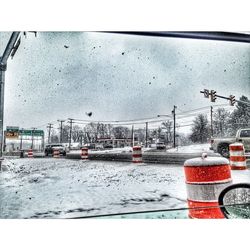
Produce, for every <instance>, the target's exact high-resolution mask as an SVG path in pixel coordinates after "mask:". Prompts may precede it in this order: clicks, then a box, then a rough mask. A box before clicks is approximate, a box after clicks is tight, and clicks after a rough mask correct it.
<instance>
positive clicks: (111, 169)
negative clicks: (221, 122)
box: [0, 158, 250, 218]
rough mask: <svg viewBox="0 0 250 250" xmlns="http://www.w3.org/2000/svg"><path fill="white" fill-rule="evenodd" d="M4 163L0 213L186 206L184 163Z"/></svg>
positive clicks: (245, 174) (242, 176)
mask: <svg viewBox="0 0 250 250" xmlns="http://www.w3.org/2000/svg"><path fill="white" fill-rule="evenodd" d="M3 165H4V168H3V170H4V171H3V172H1V173H0V218H72V217H77V216H88V215H94V214H111V213H117V212H130V211H141V210H156V209H170V208H171V209H174V208H181V207H186V206H187V205H186V187H185V182H184V172H183V166H181V165H172V166H171V165H163V164H159V165H158V164H140V165H136V164H132V163H126V162H101V161H81V160H69V159H62V158H60V159H53V158H43V159H41V158H40V159H39V158H35V159H27V158H23V159H12V160H11V159H8V160H5V162H4V164H3ZM249 173H250V171H249V170H246V171H234V173H233V178H234V179H235V180H236V182H242V181H244V182H246V181H247V180H248V182H249ZM235 177H236V178H235Z"/></svg>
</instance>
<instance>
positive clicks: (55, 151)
mask: <svg viewBox="0 0 250 250" xmlns="http://www.w3.org/2000/svg"><path fill="white" fill-rule="evenodd" d="M53 157H54V158H60V151H59V149H57V148H54V149H53Z"/></svg>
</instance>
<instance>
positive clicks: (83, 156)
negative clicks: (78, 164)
mask: <svg viewBox="0 0 250 250" xmlns="http://www.w3.org/2000/svg"><path fill="white" fill-rule="evenodd" d="M81 159H82V160H88V159H89V153H88V148H82V152H81Z"/></svg>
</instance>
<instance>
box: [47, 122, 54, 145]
mask: <svg viewBox="0 0 250 250" xmlns="http://www.w3.org/2000/svg"><path fill="white" fill-rule="evenodd" d="M52 125H53V124H52V123H48V126H47V128H48V129H49V134H48V144H50V133H51V129H52Z"/></svg>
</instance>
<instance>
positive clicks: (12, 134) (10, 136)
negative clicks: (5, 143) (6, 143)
mask: <svg viewBox="0 0 250 250" xmlns="http://www.w3.org/2000/svg"><path fill="white" fill-rule="evenodd" d="M5 137H6V138H8V139H18V137H19V132H15V131H5Z"/></svg>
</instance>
